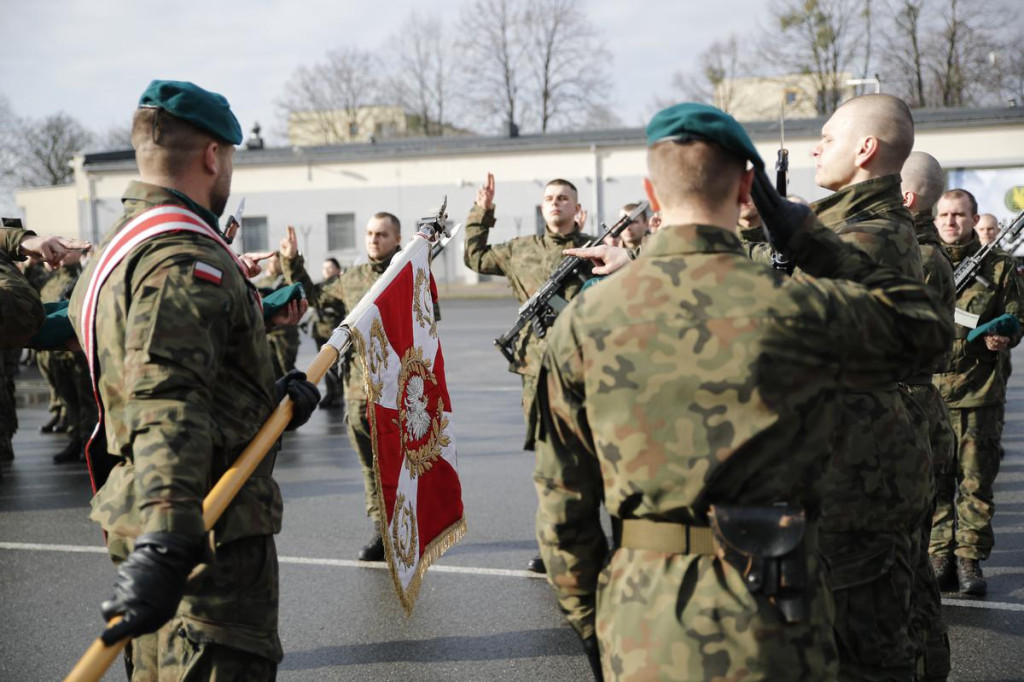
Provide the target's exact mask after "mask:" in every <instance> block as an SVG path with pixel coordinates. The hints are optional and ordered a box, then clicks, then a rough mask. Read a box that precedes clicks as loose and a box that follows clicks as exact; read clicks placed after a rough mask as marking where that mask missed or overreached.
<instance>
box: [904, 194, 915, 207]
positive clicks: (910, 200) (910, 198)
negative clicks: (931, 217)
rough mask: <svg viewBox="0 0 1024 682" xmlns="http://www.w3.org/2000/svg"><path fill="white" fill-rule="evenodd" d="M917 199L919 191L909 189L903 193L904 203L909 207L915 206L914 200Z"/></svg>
mask: <svg viewBox="0 0 1024 682" xmlns="http://www.w3.org/2000/svg"><path fill="white" fill-rule="evenodd" d="M916 201H917V193H915V192H911V191H910V190H907V191H906V192H904V193H903V205H904V206H905V207H907V208H911V209H912V208H913V207H914V202H916Z"/></svg>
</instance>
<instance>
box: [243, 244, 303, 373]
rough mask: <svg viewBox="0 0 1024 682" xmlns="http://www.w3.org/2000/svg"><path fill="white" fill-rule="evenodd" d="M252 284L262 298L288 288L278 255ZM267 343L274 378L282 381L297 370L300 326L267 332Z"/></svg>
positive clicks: (269, 261)
mask: <svg viewBox="0 0 1024 682" xmlns="http://www.w3.org/2000/svg"><path fill="white" fill-rule="evenodd" d="M260 255H262V254H260ZM252 283H253V286H255V287H256V288H257V289H259V292H260V296H267V295H268V294H272V293H274V292H275V291H277V290H278V289H280V288H281V287H283V286H286V282H285V278H284V273H283V272H282V270H281V259H280V256H279V255H278V254H276V253H275V254H273V255H272V256H271V257H270V258H268V259H267V267H266V269H265V270H264V271H263V274H261V275H260V276H259V277H257V278H256V279H254V280H253V282H252ZM267 343H268V344H270V360H271V362H272V363H273V364H274V378H275V379H280V378H281V377H283V376H284V375H286V374H288V372H290V371H292V370H293V369H295V359H296V358H297V357H298V355H299V328H298V326H297V325H284V326H277V327H275V328H274V329H271V330H270V331H269V332H267Z"/></svg>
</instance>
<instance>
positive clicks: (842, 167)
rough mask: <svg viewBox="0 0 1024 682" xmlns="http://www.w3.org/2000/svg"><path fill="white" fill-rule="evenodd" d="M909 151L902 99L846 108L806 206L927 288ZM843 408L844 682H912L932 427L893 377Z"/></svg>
mask: <svg viewBox="0 0 1024 682" xmlns="http://www.w3.org/2000/svg"><path fill="white" fill-rule="evenodd" d="M913 144H914V124H913V118H912V117H911V114H910V110H909V108H908V107H907V105H906V103H904V102H903V101H902V100H900V99H898V98H896V97H892V96H891V95H865V96H862V97H856V98H854V99H851V100H849V101H847V102H846V103H845V104H843V105H842V106H841V107H840V108H839V109H837V110H836V112H835V113H834V114H833V115H832V117H831V118H830V119H829V120H828V121H827V122H826V123H825V125H824V126H823V127H822V132H821V141H820V142H819V143H818V145H817V146H816V147H815V148H814V151H813V154H814V157H815V166H816V168H815V182H816V183H817V184H818V185H819V186H821V187H824V188H826V189H831V190H833V191H834V193H833V194H832V195H830V196H828V197H826V198H825V199H822V200H820V201H818V202H816V203H815V204H813V205H812V208H813V210H814V212H815V213H816V214H817V216H818V219H819V220H820V221H821V222H822V223H823V224H824V225H825V226H827V227H829V228H831V229H832V230H833V231H834V232H835V233H836V234H837V235H838V236H839V238H840V239H842V240H843V241H844V242H846V243H848V244H852V245H853V246H857V247H858V248H860V249H861V250H863V251H865V252H866V253H867V254H868V255H870V256H871V257H872V258H874V259H875V260H876V261H877V262H879V263H882V264H884V265H888V266H890V267H893V268H896V269H898V270H900V272H902V273H903V274H905V275H907V276H910V277H914V278H916V279H920V280H923V279H924V272H923V267H922V260H921V249H920V247H919V246H918V243H917V237H916V235H915V232H914V222H913V217H912V216H911V215H910V212H909V211H908V210H907V209H906V207H904V206H903V196H902V194H901V191H900V175H899V173H900V170H901V169H902V167H903V164H904V162H905V161H906V159H907V157H908V156H909V155H910V151H911V149H912V148H913ZM745 236H748V237H749V236H750V235H749V233H748V234H746V235H745ZM748 249H749V250H750V251H751V255H752V256H753V257H754V258H755V259H758V260H761V261H762V262H767V261H768V260H769V258H770V250H769V249H767V247H766V245H763V244H756V245H748ZM923 378H924V377H923V376H921V377H910V378H909V381H911V382H915V383H919V382H920V381H922V380H923ZM843 403H844V408H845V409H844V411H843V419H842V422H841V427H840V429H839V431H838V433H837V438H836V443H835V445H834V447H833V456H832V465H831V466H830V468H829V471H828V473H827V475H826V477H825V490H826V493H825V497H824V499H825V506H824V509H823V512H822V534H821V552H822V554H823V555H824V556H825V557H826V559H827V560H828V563H829V565H830V569H831V570H830V574H829V580H830V586H831V588H832V595H833V598H834V599H835V602H836V641H837V644H838V645H839V652H840V670H841V674H840V679H858V680H885V681H888V680H912V679H914V675H915V669H916V666H917V660H918V653H919V649H918V646H917V644H916V643H915V642H914V640H913V638H912V636H911V633H910V630H909V623H910V619H911V617H910V612H911V603H912V601H913V597H912V595H913V593H914V590H915V581H916V573H915V571H914V566H915V565H916V564H917V562H918V558H917V557H919V556H920V555H921V549H920V546H919V545H920V533H919V532H918V531H919V529H920V527H921V524H923V523H924V522H925V519H926V518H927V517H928V515H929V511H930V509H931V507H932V498H933V494H934V492H933V490H934V485H933V480H932V471H931V457H932V455H931V448H930V446H929V443H928V420H927V417H926V414H925V413H924V410H923V408H922V407H921V405H920V404H919V403H918V402H917V400H916V399H915V398H914V397H913V395H911V393H910V391H909V390H908V388H907V384H906V383H902V384H899V383H897V382H896V380H895V379H893V381H891V382H888V383H875V384H873V385H871V386H866V387H864V388H863V389H856V390H848V391H846V393H845V395H844V398H843ZM922 588H924V586H922ZM876 604H881V605H883V606H881V607H879V608H881V609H883V611H881V612H877V611H876V609H875V607H874V606H873V605H876Z"/></svg>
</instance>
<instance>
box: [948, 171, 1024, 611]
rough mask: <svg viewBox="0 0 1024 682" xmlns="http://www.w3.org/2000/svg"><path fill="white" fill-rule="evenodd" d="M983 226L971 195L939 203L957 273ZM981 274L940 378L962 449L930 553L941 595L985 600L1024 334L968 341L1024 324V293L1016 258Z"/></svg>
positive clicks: (961, 304)
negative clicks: (1016, 359)
mask: <svg viewBox="0 0 1024 682" xmlns="http://www.w3.org/2000/svg"><path fill="white" fill-rule="evenodd" d="M978 219H979V216H978V204H977V202H976V201H975V199H974V196H973V195H971V193H970V192H967V191H965V190H962V189H953V190H950V191H948V192H946V193H945V194H943V195H942V198H941V199H940V200H939V203H938V207H937V214H936V217H935V226H936V227H937V228H938V230H939V237H940V238H941V239H942V241H943V242H944V243H945V245H946V251H947V253H949V256H950V258H952V260H953V266H954V268H955V267H956V266H958V265H959V264H960V263H961V262H962V261H963V260H964V258H967V257H968V256H971V255H973V254H975V253H977V252H978V250H979V249H980V248H981V242H980V240H979V239H978V236H977V235H976V234H975V232H974V227H975V226H976V225H977V223H978ZM978 274H979V275H980V276H979V277H977V278H976V279H975V280H974V281H973V282H972V283H971V284H970V285H969V286H968V287H967V288H966V289H964V290H962V291H961V292H960V294H959V295H958V296H957V298H956V306H957V325H956V340H955V341H954V342H953V359H952V362H951V363H950V365H949V369H948V371H946V372H944V373H942V374H940V375H938V376H937V377H936V378H935V383H936V385H937V386H938V387H939V390H940V391H941V392H942V397H943V398H944V399H945V401H946V404H947V405H948V406H949V414H950V418H951V420H952V422H953V430H954V431H955V432H956V437H957V444H958V448H957V453H956V467H955V469H954V472H955V473H954V475H950V476H946V477H943V478H942V479H940V484H939V490H938V495H937V498H938V508H937V509H936V511H935V518H934V522H933V524H932V536H931V547H930V551H931V554H932V566H933V567H934V569H935V573H936V575H937V577H938V580H939V584H940V586H942V587H943V589H955V588H956V587H957V585H959V588H960V591H961V592H963V593H965V594H971V595H977V596H980V595H983V594H985V592H986V591H987V590H988V583H987V581H986V580H985V577H984V575H983V573H982V570H981V564H980V562H981V561H984V560H985V559H987V558H988V557H989V554H990V553H991V551H992V545H993V544H994V541H995V536H994V534H993V532H992V515H993V514H994V512H995V501H994V498H993V490H992V488H993V484H994V483H995V479H996V474H998V473H999V456H1000V440H1001V438H1002V432H1003V411H1004V408H1005V404H1006V379H1007V372H1006V368H1007V366H1008V365H1007V363H1006V362H1005V358H1006V357H1007V356H1008V355H1009V354H1010V349H1011V348H1013V347H1015V346H1016V345H1017V344H1018V343H1020V339H1021V332H1020V327H1017V329H1016V331H1011V332H1006V333H1002V332H997V331H994V330H993V331H989V332H988V333H986V334H983V335H981V336H980V337H979V338H973V337H972V338H973V340H971V341H968V340H967V339H968V334H969V333H970V332H971V326H974V327H977V326H979V325H982V324H985V323H986V322H990V321H992V320H993V319H995V318H998V317H999V316H1001V315H1004V314H1009V315H1012V316H1014V317H1015V318H1017V319H1018V320H1021V321H1024V286H1022V284H1021V280H1020V277H1018V276H1017V274H1016V272H1015V270H1014V263H1013V259H1012V258H1010V257H1009V256H1008V255H1006V254H1004V253H999V252H997V251H990V252H989V254H988V255H987V256H986V257H985V260H984V261H982V265H981V269H980V271H979V273H978ZM974 316H977V317H976V318H975V317H974ZM954 555H955V556H956V567H955V574H954V566H953V557H954Z"/></svg>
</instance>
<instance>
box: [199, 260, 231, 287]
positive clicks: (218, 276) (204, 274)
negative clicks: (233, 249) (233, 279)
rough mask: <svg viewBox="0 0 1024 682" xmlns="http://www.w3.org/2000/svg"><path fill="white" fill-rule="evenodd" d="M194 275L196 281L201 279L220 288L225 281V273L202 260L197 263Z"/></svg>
mask: <svg viewBox="0 0 1024 682" xmlns="http://www.w3.org/2000/svg"><path fill="white" fill-rule="evenodd" d="M192 274H193V276H195V278H196V279H201V280H204V281H206V282H210V283H212V284H216V285H217V286H220V283H221V281H223V279H224V272H223V271H222V270H221V269H220V268H215V267H213V266H212V265H210V264H209V263H204V262H203V261H201V260H197V261H196V264H195V268H194V269H193V271H192Z"/></svg>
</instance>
